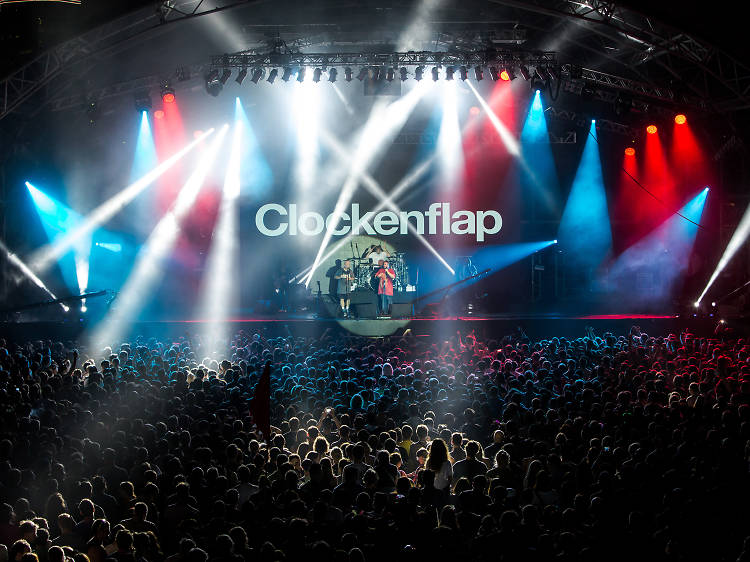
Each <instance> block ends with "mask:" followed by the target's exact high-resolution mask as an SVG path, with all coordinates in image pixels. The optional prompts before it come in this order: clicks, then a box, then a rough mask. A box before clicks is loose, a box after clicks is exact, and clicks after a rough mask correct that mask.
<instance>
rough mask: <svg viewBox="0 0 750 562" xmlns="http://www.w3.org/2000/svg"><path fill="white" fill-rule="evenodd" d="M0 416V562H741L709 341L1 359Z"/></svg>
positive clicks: (743, 429) (733, 476) (187, 348)
mask: <svg viewBox="0 0 750 562" xmlns="http://www.w3.org/2000/svg"><path fill="white" fill-rule="evenodd" d="M519 333H520V332H519ZM214 348H218V349H220V350H221V351H215V349H214ZM79 360H83V362H82V363H81V364H80V366H79V365H78V362H79ZM266 364H269V365H270V370H271V390H270V415H271V419H270V422H271V435H268V436H263V435H262V434H261V431H260V429H258V427H262V426H263V425H264V424H263V423H262V421H263V420H260V419H259V420H254V419H253V418H252V414H251V412H256V413H257V412H262V410H263V408H258V407H257V405H258V403H259V402H260V401H262V400H263V399H264V397H263V396H262V395H260V394H261V393H260V392H259V396H258V399H257V400H255V401H254V402H252V403H251V399H252V398H253V396H254V395H255V392H256V388H261V387H262V386H263V385H262V384H261V385H259V381H260V380H261V377H262V373H263V371H264V366H265V365H266ZM0 409H1V414H0V415H1V416H2V418H1V419H0V557H2V559H7V560H11V561H18V560H22V561H27V560H41V561H42V562H70V561H84V560H88V561H90V562H117V561H128V562H163V561H165V560H166V561H170V562H181V561H184V562H202V561H206V560H212V561H221V562H224V561H228V562H229V561H240V560H256V559H257V560H261V561H280V560H291V559H300V558H304V559H311V560H313V561H317V560H324V559H325V560H334V561H342V562H346V561H349V562H361V561H365V560H371V561H375V560H378V559H381V558H385V557H388V558H389V559H390V558H393V557H394V555H397V554H398V553H401V554H402V555H404V557H405V559H411V558H413V557H414V556H415V555H416V556H427V557H430V558H431V559H448V558H453V557H455V556H465V557H468V558H471V559H475V560H479V561H490V560H492V561H496V560H500V561H511V560H534V561H536V560H539V561H541V560H551V559H556V560H561V561H568V560H569V561H578V560H582V561H586V560H595V559H598V560H603V559H607V560H611V559H614V560H623V561H624V560H632V559H637V558H640V559H644V560H698V559H704V560H742V561H744V560H750V556H749V555H748V552H750V548H748V544H750V539H746V538H745V536H746V535H747V534H748V529H749V528H750V526H749V525H748V516H747V514H746V512H747V508H746V505H748V500H749V499H750V497H749V496H750V494H748V488H749V485H748V482H750V479H749V478H748V476H749V475H748V470H749V469H750V343H747V342H746V340H744V339H741V338H738V337H737V336H736V335H734V334H733V333H732V332H730V331H728V330H726V329H720V330H718V331H717V332H716V333H714V334H713V335H712V337H710V338H703V337H697V336H695V335H693V334H691V333H689V332H688V331H684V332H682V333H681V334H679V335H675V334H670V335H668V336H667V337H653V336H649V335H647V334H645V333H642V332H641V331H640V329H639V328H637V327H634V328H633V329H632V330H631V331H630V333H629V334H627V335H624V336H619V337H617V336H614V335H612V334H610V333H605V334H603V335H601V336H596V335H595V334H594V333H593V331H592V330H588V335H587V336H586V337H582V338H578V339H567V338H551V339H546V340H541V341H537V342H533V341H530V340H528V338H526V337H525V336H524V337H521V336H519V335H514V336H507V337H503V338H499V337H498V338H495V339H492V338H490V337H479V336H477V335H476V334H474V333H472V334H470V335H467V336H465V337H461V335H460V334H458V335H457V336H454V337H452V338H449V339H445V340H443V339H439V338H435V337H415V336H413V335H412V334H411V333H410V332H409V331H407V332H406V333H405V334H404V335H403V336H400V337H391V338H384V339H364V338H356V337H354V336H348V337H336V338H334V337H333V336H331V335H329V334H328V333H326V334H324V335H323V336H321V337H320V338H315V339H313V338H295V337H292V336H289V337H284V338H271V339H265V338H264V337H262V336H261V335H260V334H254V335H248V334H246V333H244V332H240V333H239V334H237V335H236V336H234V337H233V338H232V340H231V341H230V342H225V343H224V344H223V345H212V346H209V345H205V344H204V343H203V342H202V341H201V340H200V339H198V338H188V337H183V338H178V339H176V340H167V341H158V340H156V339H149V340H146V339H142V338H138V339H136V340H135V341H133V342H130V343H125V344H123V345H121V346H120V347H118V348H116V349H109V348H108V349H106V350H103V351H100V350H85V349H84V350H82V352H81V353H80V357H79V352H78V350H77V349H76V347H75V346H74V344H73V343H63V342H52V341H35V342H27V343H23V344H15V343H9V342H6V341H4V340H0ZM258 415H262V414H258ZM256 422H257V424H256Z"/></svg>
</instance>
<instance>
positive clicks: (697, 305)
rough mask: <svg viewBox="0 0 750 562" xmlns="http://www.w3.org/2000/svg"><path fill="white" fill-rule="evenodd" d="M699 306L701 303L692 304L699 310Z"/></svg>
mask: <svg viewBox="0 0 750 562" xmlns="http://www.w3.org/2000/svg"><path fill="white" fill-rule="evenodd" d="M700 305H701V302H700V301H695V302H694V303H693V306H694V307H695V308H699V307H700Z"/></svg>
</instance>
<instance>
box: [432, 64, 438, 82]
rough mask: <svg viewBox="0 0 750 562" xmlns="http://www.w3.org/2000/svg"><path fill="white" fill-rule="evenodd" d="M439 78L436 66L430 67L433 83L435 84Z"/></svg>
mask: <svg viewBox="0 0 750 562" xmlns="http://www.w3.org/2000/svg"><path fill="white" fill-rule="evenodd" d="M439 78H440V69H439V68H438V67H437V66H433V67H432V80H433V82H437V81H438V79H439Z"/></svg>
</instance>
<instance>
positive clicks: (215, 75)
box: [206, 70, 224, 97]
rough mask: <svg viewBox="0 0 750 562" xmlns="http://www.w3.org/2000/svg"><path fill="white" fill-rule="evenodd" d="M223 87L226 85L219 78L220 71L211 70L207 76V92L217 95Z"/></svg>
mask: <svg viewBox="0 0 750 562" xmlns="http://www.w3.org/2000/svg"><path fill="white" fill-rule="evenodd" d="M223 88H224V85H223V84H222V83H221V81H220V80H219V71H218V70H212V71H211V72H209V73H208V75H207V76H206V92H208V93H209V94H210V95H212V96H214V97H216V96H218V95H219V94H220V93H221V90H222V89H223Z"/></svg>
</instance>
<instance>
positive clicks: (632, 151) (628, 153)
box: [625, 146, 635, 156]
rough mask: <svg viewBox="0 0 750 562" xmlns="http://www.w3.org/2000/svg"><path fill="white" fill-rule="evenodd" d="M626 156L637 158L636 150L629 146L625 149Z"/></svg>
mask: <svg viewBox="0 0 750 562" xmlns="http://www.w3.org/2000/svg"><path fill="white" fill-rule="evenodd" d="M625 156H635V148H633V147H632V146H629V147H627V148H626V149H625Z"/></svg>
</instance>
